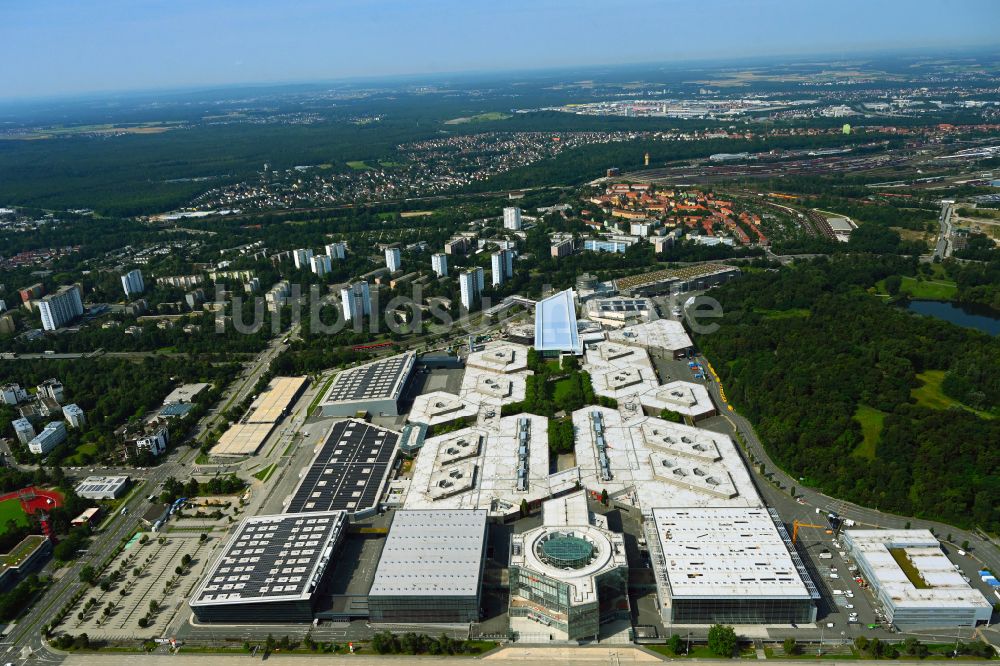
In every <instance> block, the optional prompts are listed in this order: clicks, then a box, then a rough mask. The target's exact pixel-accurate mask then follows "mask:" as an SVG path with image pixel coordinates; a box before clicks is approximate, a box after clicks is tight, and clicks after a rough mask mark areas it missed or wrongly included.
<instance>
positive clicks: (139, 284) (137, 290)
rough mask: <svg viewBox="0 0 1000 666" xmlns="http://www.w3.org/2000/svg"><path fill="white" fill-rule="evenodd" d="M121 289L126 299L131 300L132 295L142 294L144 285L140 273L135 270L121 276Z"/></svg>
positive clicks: (144, 288)
mask: <svg viewBox="0 0 1000 666" xmlns="http://www.w3.org/2000/svg"><path fill="white" fill-rule="evenodd" d="M122 289H124V290H125V296H126V297H127V298H132V296H133V295H135V294H141V293H142V292H144V291H145V290H146V283H145V282H143V281H142V271H140V270H139V269H138V268H135V269H133V270H130V271H129V272H128V273H126V274H125V275H123V276H122Z"/></svg>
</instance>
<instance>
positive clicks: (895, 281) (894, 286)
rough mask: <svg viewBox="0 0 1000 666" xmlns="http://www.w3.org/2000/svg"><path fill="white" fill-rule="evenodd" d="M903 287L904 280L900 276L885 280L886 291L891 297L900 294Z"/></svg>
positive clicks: (891, 276) (892, 276)
mask: <svg viewBox="0 0 1000 666" xmlns="http://www.w3.org/2000/svg"><path fill="white" fill-rule="evenodd" d="M902 286H903V278H902V277H901V276H899V275H890V276H889V277H887V278H886V279H885V291H886V293H888V294H889V295H890V296H895V295H897V294H898V293H899V289H900V287H902Z"/></svg>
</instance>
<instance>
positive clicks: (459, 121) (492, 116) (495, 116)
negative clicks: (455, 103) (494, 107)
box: [444, 111, 510, 125]
mask: <svg viewBox="0 0 1000 666" xmlns="http://www.w3.org/2000/svg"><path fill="white" fill-rule="evenodd" d="M508 118H510V115H509V114H506V113H500V112H499V111H490V112H488V113H480V114H478V115H475V116H465V117H463V118H452V119H451V120H446V121H444V124H445V125H464V124H466V123H491V122H496V121H498V120H507V119H508Z"/></svg>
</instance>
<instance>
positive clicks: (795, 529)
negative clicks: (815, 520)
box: [792, 520, 827, 543]
mask: <svg viewBox="0 0 1000 666" xmlns="http://www.w3.org/2000/svg"><path fill="white" fill-rule="evenodd" d="M800 527H815V528H817V529H820V530H825V529H827V527H826V525H813V524H812V523H802V522H799V521H797V520H793V521H792V543H795V542H796V540H798V538H799V528H800Z"/></svg>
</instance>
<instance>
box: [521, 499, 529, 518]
mask: <svg viewBox="0 0 1000 666" xmlns="http://www.w3.org/2000/svg"><path fill="white" fill-rule="evenodd" d="M527 515H528V500H526V499H524V498H521V517H522V518H524V517H525V516H527Z"/></svg>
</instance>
